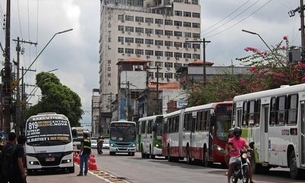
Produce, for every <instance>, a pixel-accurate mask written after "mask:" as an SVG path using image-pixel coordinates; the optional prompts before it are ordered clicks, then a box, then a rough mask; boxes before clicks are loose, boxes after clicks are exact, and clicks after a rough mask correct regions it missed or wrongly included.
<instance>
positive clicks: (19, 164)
mask: <svg viewBox="0 0 305 183" xmlns="http://www.w3.org/2000/svg"><path fill="white" fill-rule="evenodd" d="M25 142H26V137H25V136H24V135H20V136H18V138H17V143H18V144H17V146H16V149H15V152H14V154H13V171H12V172H13V175H14V176H13V177H12V181H11V182H10V183H26V177H27V174H26V168H25V167H26V164H25V152H24V145H25Z"/></svg>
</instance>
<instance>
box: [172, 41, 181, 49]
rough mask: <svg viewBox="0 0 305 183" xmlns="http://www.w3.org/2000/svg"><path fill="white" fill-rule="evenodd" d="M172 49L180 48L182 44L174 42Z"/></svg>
mask: <svg viewBox="0 0 305 183" xmlns="http://www.w3.org/2000/svg"><path fill="white" fill-rule="evenodd" d="M174 47H179V48H181V47H182V42H174Z"/></svg>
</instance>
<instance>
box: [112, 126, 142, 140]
mask: <svg viewBox="0 0 305 183" xmlns="http://www.w3.org/2000/svg"><path fill="white" fill-rule="evenodd" d="M117 124H118V123H116V124H115V125H111V127H110V139H111V140H113V141H119V142H130V141H135V140H136V133H137V131H136V127H135V125H130V126H127V125H126V126H124V125H117Z"/></svg>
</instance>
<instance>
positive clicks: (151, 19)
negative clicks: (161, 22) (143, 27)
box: [145, 18, 154, 23]
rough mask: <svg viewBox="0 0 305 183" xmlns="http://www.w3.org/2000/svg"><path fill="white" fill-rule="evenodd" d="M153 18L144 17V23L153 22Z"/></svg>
mask: <svg viewBox="0 0 305 183" xmlns="http://www.w3.org/2000/svg"><path fill="white" fill-rule="evenodd" d="M153 22H154V19H153V18H145V23H153Z"/></svg>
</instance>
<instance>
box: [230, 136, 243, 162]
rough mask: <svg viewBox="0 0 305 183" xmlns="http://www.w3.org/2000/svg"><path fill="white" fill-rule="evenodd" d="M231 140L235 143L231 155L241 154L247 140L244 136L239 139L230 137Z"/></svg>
mask: <svg viewBox="0 0 305 183" xmlns="http://www.w3.org/2000/svg"><path fill="white" fill-rule="evenodd" d="M229 142H231V143H232V144H233V145H232V149H231V151H230V157H234V156H239V154H240V150H242V149H243V148H244V147H245V146H246V145H247V141H246V140H245V139H244V138H242V137H240V138H239V139H238V138H235V137H233V138H230V139H229Z"/></svg>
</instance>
